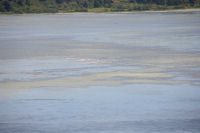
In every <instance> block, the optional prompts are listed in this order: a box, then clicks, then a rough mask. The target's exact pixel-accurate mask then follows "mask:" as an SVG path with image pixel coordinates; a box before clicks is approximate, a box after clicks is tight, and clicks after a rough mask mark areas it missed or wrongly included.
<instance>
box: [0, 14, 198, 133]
mask: <svg viewBox="0 0 200 133" xmlns="http://www.w3.org/2000/svg"><path fill="white" fill-rule="evenodd" d="M199 42H200V12H199V11H186V12H163V13H100V14H87V13H86V14H85V13H84V14H46V15H44V14H41V15H32V14H29V15H1V16H0V131H1V132H4V133H7V132H8V133H10V132H12V133H13V132H22V133H23V132H24V133H25V132H31V133H32V132H63V133H64V132H69V133H70V132H72V133H78V132H81V133H82V132H87V133H88V132H91V133H92V132H102V133H107V132H109V133H111V132H113V133H116V132H119V133H124V132H127V133H132V132H136V133H137V132H138V133H146V132H166V133H171V132H175V133H182V132H188V133H196V132H199V131H200V128H199V124H200V115H199V113H200V44H199Z"/></svg>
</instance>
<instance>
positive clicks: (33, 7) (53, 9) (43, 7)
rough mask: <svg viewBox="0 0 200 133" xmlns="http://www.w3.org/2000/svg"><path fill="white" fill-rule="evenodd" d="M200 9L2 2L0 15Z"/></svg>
mask: <svg viewBox="0 0 200 133" xmlns="http://www.w3.org/2000/svg"><path fill="white" fill-rule="evenodd" d="M190 8H200V0H0V13H1V14H2V13H3V14H9V13H10V14H12V13H18V14H20V13H68V12H118V11H145V10H155V11H156V10H173V9H190Z"/></svg>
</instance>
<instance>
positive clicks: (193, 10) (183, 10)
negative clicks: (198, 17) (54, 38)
mask: <svg viewBox="0 0 200 133" xmlns="http://www.w3.org/2000/svg"><path fill="white" fill-rule="evenodd" d="M187 12H200V8H189V9H166V10H143V11H137V10H135V11H102V12H95V11H88V12H57V13H3V12H0V15H26V14H46V15H48V14H59V15H62V14H63V15H64V14H93V13H94V14H95V13H107V14H109V13H120V14H123V13H124V14H127V13H187Z"/></svg>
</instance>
